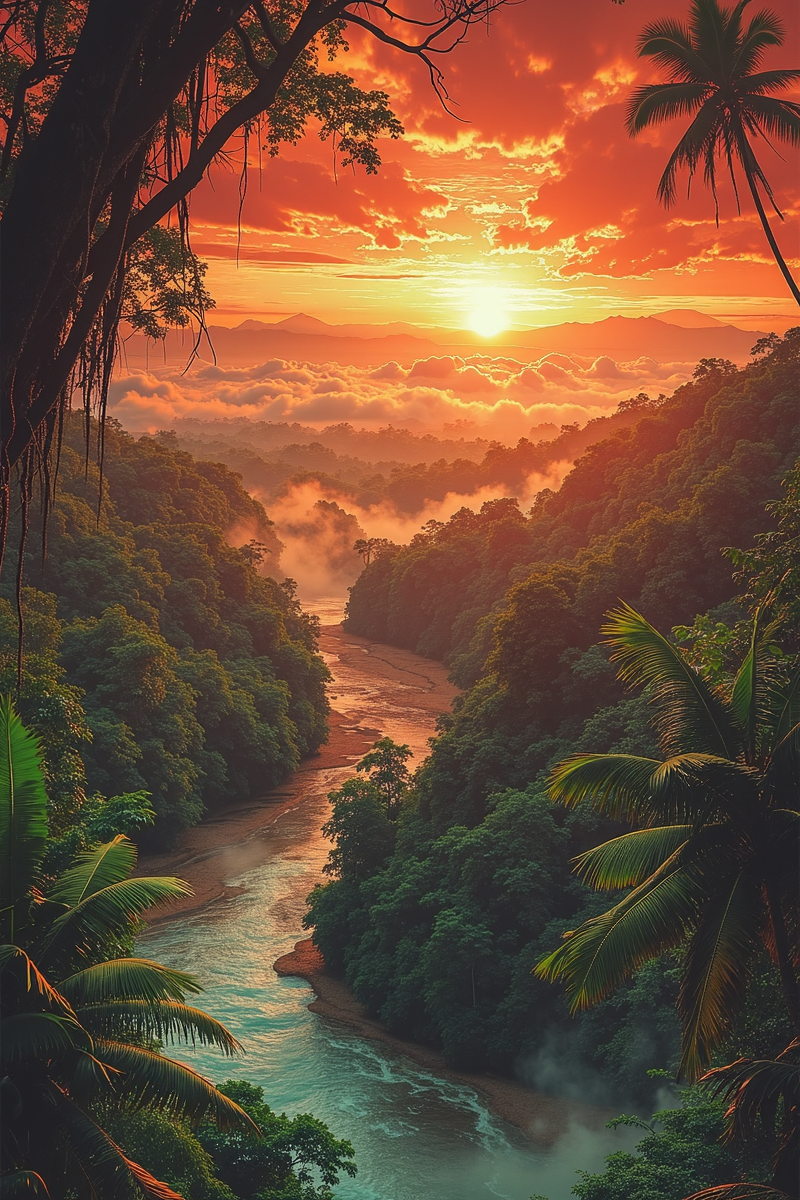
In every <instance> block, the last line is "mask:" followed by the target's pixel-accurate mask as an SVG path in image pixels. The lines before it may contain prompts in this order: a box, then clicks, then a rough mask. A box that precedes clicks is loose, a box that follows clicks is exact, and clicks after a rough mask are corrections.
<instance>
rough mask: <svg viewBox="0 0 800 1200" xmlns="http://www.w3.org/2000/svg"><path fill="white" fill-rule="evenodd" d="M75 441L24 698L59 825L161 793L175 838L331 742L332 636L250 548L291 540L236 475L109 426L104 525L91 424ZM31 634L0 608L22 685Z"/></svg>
mask: <svg viewBox="0 0 800 1200" xmlns="http://www.w3.org/2000/svg"><path fill="white" fill-rule="evenodd" d="M65 437H66V441H67V445H65V446H64V448H63V452H62V464H61V489H60V495H59V499H58V501H57V503H56V505H55V507H54V508H53V511H52V514H51V520H50V528H49V537H48V555H47V560H46V562H45V564H44V569H43V570H41V569H39V568H38V567H37V566H36V565H35V564H34V563H32V562H30V561H28V564H27V578H29V579H30V580H31V581H33V580H34V579H35V580H36V583H37V585H38V587H40V588H44V589H47V591H45V592H42V591H34V590H33V588H31V587H28V588H26V589H25V590H24V592H23V615H24V617H25V625H26V630H27V637H26V657H25V661H24V675H23V687H22V691H21V704H22V709H23V712H24V714H25V717H26V719H27V720H29V721H30V722H31V723H32V724H33V725H34V727H35V728H36V729H37V731H38V732H39V733H40V734H41V736H42V737H43V740H44V745H45V748H46V763H47V776H48V792H49V794H50V798H51V813H52V816H53V831H54V833H56V834H59V833H62V832H64V831H65V830H66V829H67V828H68V826H70V825H71V824H74V822H75V821H76V820H77V814H78V812H79V810H80V809H81V807H82V805H83V803H84V800H85V796H86V793H87V792H89V793H90V794H91V793H95V792H101V793H103V794H105V795H109V794H112V795H113V794H115V793H131V792H140V791H147V792H149V793H150V794H151V797H152V804H153V808H154V809H155V811H156V814H157V823H156V834H157V836H160V837H163V836H165V837H166V838H167V839H170V838H172V837H174V835H175V834H176V833H177V832H179V831H180V830H181V829H183V828H186V827H187V826H188V825H191V824H193V823H194V822H195V821H196V820H197V819H198V817H199V815H200V814H201V813H202V811H203V810H204V808H205V807H207V806H210V805H214V804H218V803H220V802H221V801H223V800H225V801H227V800H231V799H244V798H246V797H248V796H251V795H252V794H253V793H257V792H260V791H263V790H265V789H267V788H269V787H271V786H273V785H274V784H275V783H277V782H279V781H280V780H281V779H282V778H284V777H285V775H286V774H287V772H288V771H290V770H291V769H293V768H294V767H295V766H296V765H297V763H298V762H299V760H300V758H301V757H302V756H304V755H307V754H309V753H312V752H313V751H314V750H315V749H316V748H317V746H318V745H319V744H320V742H321V741H322V740H323V739H324V737H325V735H326V728H327V726H326V715H327V701H326V698H325V690H324V685H325V680H326V678H327V670H326V668H325V667H324V665H323V663H322V661H321V659H320V658H319V657H318V655H317V654H316V652H315V651H316V636H317V626H316V624H315V622H314V620H313V619H312V618H310V617H308V616H307V615H306V614H304V613H303V612H302V610H301V609H300V606H299V604H298V602H297V600H296V598H295V596H294V593H293V590H292V586H291V585H290V584H288V583H278V582H276V581H275V580H274V579H271V578H268V577H267V576H265V575H262V574H260V573H259V563H258V562H257V561H255V560H253V558H252V555H249V554H248V553H247V552H245V553H241V552H240V551H239V550H238V549H236V547H235V544H236V542H238V541H239V540H241V541H242V542H243V543H244V545H245V550H246V551H247V549H249V548H250V547H249V542H248V541H247V539H248V538H249V539H250V541H253V540H259V541H260V543H261V544H262V545H264V546H267V547H269V548H270V549H271V550H272V551H277V549H278V548H279V543H278V541H277V539H276V537H275V534H274V532H273V530H272V527H271V525H270V522H269V521H268V519H267V517H266V514H265V513H264V510H263V508H262V507H261V505H260V504H258V503H257V502H256V501H254V500H253V499H252V498H251V497H250V496H248V495H247V493H246V492H244V490H243V489H242V486H241V483H240V481H239V479H238V478H237V477H236V476H235V475H234V474H233V473H232V472H230V471H228V470H227V469H226V468H225V467H223V466H221V465H220V464H214V463H203V462H195V461H194V460H193V459H192V458H191V457H190V456H189V455H188V454H185V453H183V452H181V451H179V450H177V449H175V447H174V446H171V445H169V444H162V443H156V442H153V441H151V440H150V439H141V440H139V441H134V440H133V439H132V438H131V437H129V436H128V435H126V434H124V433H122V431H121V430H119V429H116V428H110V429H109V430H108V431H107V436H106V461H105V473H106V483H105V485H104V499H103V505H102V510H101V519H100V526H99V528H98V526H97V521H96V517H95V514H94V513H93V512H92V510H91V508H90V505H89V503H88V500H90V499H92V497H93V489H94V488H96V487H97V486H98V479H97V476H96V475H95V474H93V471H92V470H90V471H89V479H88V481H87V479H86V473H85V465H84V462H83V461H82V459H81V458H80V457H79V455H78V453H77V451H78V448H79V446H80V438H81V431H80V428H79V422H78V420H77V419H76V420H74V421H73V422H71V423H70V425H69V426H68V428H67V430H66V433H65ZM239 531H241V532H239ZM254 533H257V534H258V535H259V538H258V539H254V538H253V536H252V535H253V534H254ZM231 541H232V542H233V543H234V544H233V545H231V544H230V542H231ZM276 557H277V554H276ZM16 636H17V626H16V620H15V618H14V615H13V612H12V608H11V605H10V604H9V602H8V601H6V600H5V599H2V598H0V671H2V672H3V678H5V679H6V681H7V686H13V684H14V682H15V672H16ZM84 764H85V774H84ZM126 832H130V830H126Z"/></svg>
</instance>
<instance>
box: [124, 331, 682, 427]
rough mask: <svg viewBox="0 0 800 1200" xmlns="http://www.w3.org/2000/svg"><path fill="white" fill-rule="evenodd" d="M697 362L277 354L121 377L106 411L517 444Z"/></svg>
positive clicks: (158, 423)
mask: <svg viewBox="0 0 800 1200" xmlns="http://www.w3.org/2000/svg"><path fill="white" fill-rule="evenodd" d="M693 369H694V364H693V363H684V362H670V363H658V362H656V361H655V359H652V358H649V357H641V358H637V359H636V360H635V361H632V362H615V361H614V360H613V359H612V358H609V357H608V356H605V355H602V356H600V357H596V358H587V357H583V356H580V355H567V354H559V353H550V354H545V355H543V356H542V357H541V358H538V359H535V360H534V361H531V362H529V363H522V362H519V361H517V360H516V359H512V358H504V357H502V356H491V357H490V356H488V355H473V356H471V357H469V358H460V357H457V356H452V355H442V356H440V357H437V356H434V357H431V358H426V359H421V360H418V361H417V362H415V363H413V365H411V366H410V367H403V366H401V365H400V364H399V363H396V362H388V363H384V364H383V365H382V366H379V367H363V366H348V365H341V364H339V363H323V364H317V363H309V362H287V361H284V360H283V359H271V360H270V361H269V362H265V363H261V364H259V365H258V366H253V367H240V368H235V367H225V366H219V365H214V364H212V363H203V362H196V363H195V364H194V365H192V366H191V367H190V368H189V369H188V370H185V371H183V372H182V371H180V370H179V369H177V368H163V369H160V370H159V369H156V370H150V371H138V372H131V373H127V374H120V375H119V376H118V377H117V378H116V379H115V380H114V381H113V382H112V385H111V392H110V396H109V410H110V412H111V414H112V415H113V416H114V417H116V418H117V419H118V420H119V421H120V422H121V423H122V425H123V426H124V427H125V428H126V429H128V430H130V431H131V432H135V433H152V432H155V431H156V430H158V429H165V428H169V427H170V426H171V425H172V424H174V422H176V421H178V420H180V419H182V418H185V417H196V418H200V419H202V420H211V421H213V420H224V419H226V418H230V417H237V418H242V417H246V418H250V419H252V420H254V421H300V422H303V423H305V424H311V425H317V426H319V427H320V428H321V427H323V426H325V425H329V424H331V423H334V422H338V421H349V422H350V423H351V424H354V425H356V426H364V427H366V428H379V427H381V426H386V425H394V426H398V427H401V428H408V429H412V430H414V431H419V432H430V433H436V432H439V431H442V430H444V429H446V428H447V427H452V426H453V425H454V424H459V425H461V426H462V427H466V428H469V429H472V430H473V431H474V432H475V434H478V435H481V436H484V437H491V438H496V439H498V440H500V441H504V442H509V443H513V442H516V440H517V439H518V438H520V437H524V436H527V435H528V434H529V432H530V430H531V427H532V426H536V425H539V424H543V423H545V422H554V423H555V424H556V425H562V424H572V423H574V422H576V421H577V422H579V423H580V424H581V425H583V424H585V423H586V421H588V420H590V419H591V418H592V417H597V416H601V415H604V414H606V413H608V412H611V411H613V410H614V409H615V408H616V406H617V405H618V404H619V402H620V401H621V400H624V399H626V398H627V397H628V396H631V395H635V394H636V393H638V392H641V391H644V392H647V393H648V394H649V395H651V396H656V395H658V394H659V393H660V392H665V393H669V392H671V391H673V390H674V389H675V388H676V387H678V386H679V385H680V384H682V383H684V382H685V381H686V380H687V379H689V378H690V377H691V373H692V370H693Z"/></svg>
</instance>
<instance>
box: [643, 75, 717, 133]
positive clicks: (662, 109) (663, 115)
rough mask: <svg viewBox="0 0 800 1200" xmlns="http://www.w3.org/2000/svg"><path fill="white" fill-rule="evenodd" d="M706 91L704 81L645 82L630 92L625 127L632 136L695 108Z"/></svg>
mask: <svg viewBox="0 0 800 1200" xmlns="http://www.w3.org/2000/svg"><path fill="white" fill-rule="evenodd" d="M707 94H708V88H707V87H706V85H705V84H704V83H694V82H688V83H649V84H647V85H646V86H644V87H640V88H637V89H636V91H635V92H633V93H632V95H631V97H630V100H629V101H628V106H627V109H626V115H625V128H626V129H627V131H628V133H629V134H630V136H631V137H636V134H637V133H641V131H642V130H643V129H646V128H647V127H648V126H649V125H660V124H661V123H662V122H663V121H670V120H672V118H673V117H682V116H685V115H687V114H688V113H692V112H694V111H695V109H696V108H698V107H699V106H700V105H701V104H702V103H703V100H704V99H705V97H706V95H707Z"/></svg>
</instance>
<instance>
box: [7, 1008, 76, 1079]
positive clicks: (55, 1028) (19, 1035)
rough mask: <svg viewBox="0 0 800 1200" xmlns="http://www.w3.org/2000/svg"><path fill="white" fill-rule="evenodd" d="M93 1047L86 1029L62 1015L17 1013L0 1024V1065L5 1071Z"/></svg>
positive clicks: (72, 1018)
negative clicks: (11, 1067)
mask: <svg viewBox="0 0 800 1200" xmlns="http://www.w3.org/2000/svg"><path fill="white" fill-rule="evenodd" d="M91 1048H92V1039H91V1038H90V1037H89V1034H88V1033H87V1032H86V1030H85V1029H84V1028H83V1027H82V1026H81V1025H80V1024H79V1022H78V1021H76V1020H75V1018H74V1017H68V1016H64V1014H63V1013H47V1012H23V1013H15V1014H14V1015H13V1016H11V1017H6V1018H5V1020H3V1021H0V1063H1V1064H2V1066H3V1067H4V1068H8V1067H10V1066H13V1065H19V1064H20V1063H26V1062H29V1063H31V1065H32V1064H33V1063H34V1062H42V1061H44V1062H47V1061H49V1060H50V1059H53V1058H58V1057H59V1056H61V1055H63V1054H69V1053H70V1052H71V1051H73V1050H76V1049H86V1050H91Z"/></svg>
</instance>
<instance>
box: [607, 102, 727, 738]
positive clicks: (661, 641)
mask: <svg viewBox="0 0 800 1200" xmlns="http://www.w3.org/2000/svg"><path fill="white" fill-rule="evenodd" d="M701 112H702V110H701ZM696 119H697V118H696ZM603 633H605V634H606V642H607V644H608V645H610V646H612V647H613V648H614V650H613V653H612V656H611V658H612V661H614V662H616V663H617V664H618V667H617V673H618V675H619V678H620V679H621V680H622V681H623V682H624V683H626V684H628V685H633V686H638V687H649V688H651V690H652V693H653V703H654V705H655V707H656V712H657V725H658V729H659V733H660V736H661V741H662V745H663V747H664V749H665V750H666V752H667V754H669V755H675V754H681V753H684V752H685V751H700V752H701V753H703V752H704V753H708V754H714V755H718V756H720V757H722V758H735V757H736V754H737V752H738V750H739V748H740V747H739V744H738V738H737V736H736V730H735V728H734V726H733V723H732V721H731V717H730V713H729V711H728V709H727V708H726V706H725V704H724V703H723V701H722V700H721V699H720V698H719V697H718V696H717V695H716V693H715V692H714V691H712V689H711V688H710V687H709V685H708V684H707V683H706V682H705V680H704V679H703V678H702V677H701V676H700V675H699V674H698V672H697V671H695V670H694V669H693V668H692V667H691V666H690V665H689V663H688V662H687V661H686V659H685V658H684V656H683V655H682V654H681V652H680V651H679V650H678V649H677V647H675V646H673V645H672V643H671V642H669V641H668V640H667V639H666V638H665V637H664V636H663V635H662V634H660V633H659V632H658V630H657V629H654V628H653V626H652V625H651V624H650V623H649V622H648V621H646V620H645V619H644V617H643V616H641V614H640V613H638V612H636V610H635V609H633V608H631V607H630V605H628V604H623V605H621V607H620V608H618V609H615V610H613V611H612V612H610V613H609V614H608V621H607V623H606V624H605V626H604V627H603Z"/></svg>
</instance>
